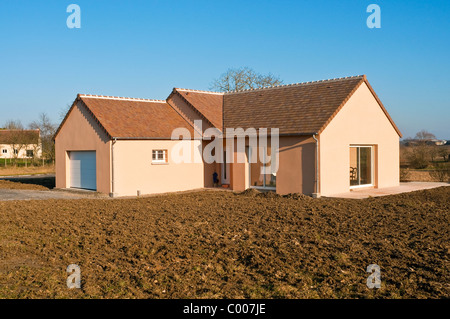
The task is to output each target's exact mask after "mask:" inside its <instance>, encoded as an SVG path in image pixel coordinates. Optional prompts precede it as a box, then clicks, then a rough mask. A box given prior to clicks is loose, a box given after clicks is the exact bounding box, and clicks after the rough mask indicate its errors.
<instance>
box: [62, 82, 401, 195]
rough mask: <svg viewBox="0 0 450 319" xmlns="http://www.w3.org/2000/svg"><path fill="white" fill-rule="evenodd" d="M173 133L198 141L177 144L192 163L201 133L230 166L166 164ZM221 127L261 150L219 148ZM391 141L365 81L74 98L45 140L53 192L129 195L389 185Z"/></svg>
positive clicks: (394, 179)
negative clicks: (49, 142) (52, 162)
mask: <svg viewBox="0 0 450 319" xmlns="http://www.w3.org/2000/svg"><path fill="white" fill-rule="evenodd" d="M196 123H197V124H196ZM198 123H201V127H200V126H199V125H198ZM180 128H181V129H182V130H184V131H185V132H189V133H191V135H192V134H194V131H195V132H197V134H199V135H200V139H198V138H191V139H189V140H183V143H185V144H186V146H187V147H188V148H189V149H191V150H194V153H195V154H194V155H199V157H200V158H201V159H202V156H201V155H202V152H203V154H204V150H205V149H207V148H208V149H210V148H211V147H210V143H213V141H212V140H211V138H208V136H207V134H206V131H205V130H206V129H208V128H212V129H216V130H218V131H219V132H221V134H222V135H221V136H220V137H218V140H217V141H218V142H219V144H223V146H224V147H223V154H221V155H223V158H224V159H231V160H224V161H221V162H217V161H215V162H212V163H211V162H209V161H206V160H204V158H203V160H201V161H200V162H198V161H197V162H191V163H185V162H181V163H180V162H177V161H174V160H173V157H172V156H171V155H172V154H176V152H177V148H176V145H177V144H178V143H179V141H176V140H172V139H171V135H172V132H173V130H175V129H180ZM228 128H231V129H238V128H242V129H244V130H247V129H251V128H255V129H256V131H255V135H257V136H258V138H259V137H260V136H268V141H267V144H266V145H262V146H261V145H260V144H258V145H254V144H251V143H249V139H248V138H247V139H246V140H245V148H243V149H239V148H237V146H236V143H234V146H233V147H229V146H228V144H227V143H226V142H227V140H230V139H233V140H236V137H233V136H231V137H230V136H229V135H228V131H227V129H228ZM261 128H267V129H268V131H267V133H265V132H264V130H261ZM271 128H277V129H279V147H278V149H277V150H276V151H275V152H276V153H278V155H279V159H278V160H277V162H278V166H279V167H278V170H277V171H276V172H270V171H268V170H266V168H267V161H266V160H267V159H268V158H273V152H271V146H270V145H271V143H272V135H271V134H272V133H269V129H271ZM194 136H195V135H194ZM400 137H401V133H400V131H399V130H398V128H397V126H396V125H395V123H394V122H393V120H392V118H391V117H390V116H389V114H388V112H387V111H386V109H385V107H384V106H383V104H382V103H381V101H380V99H379V98H378V97H377V95H376V94H375V91H374V90H373V89H372V87H371V85H370V84H369V82H368V81H367V78H366V76H353V77H347V78H340V79H331V80H323V81H314V82H305V83H297V84H290V85H281V86H275V87H268V88H262V89H252V90H244V91H237V92H225V93H222V92H209V91H198V90H190V89H180V88H174V89H173V91H172V92H171V94H170V95H169V96H168V97H167V99H166V100H147V99H134V98H121V97H113V96H98V95H88V94H79V95H78V96H77V98H76V99H75V101H74V103H73V105H72V107H71V109H70V110H69V112H68V113H67V115H66V117H65V118H64V120H63V122H62V123H61V125H60V127H59V128H58V130H57V132H56V134H55V149H56V187H58V188H85V189H93V190H97V191H99V192H103V193H109V194H110V195H111V196H129V195H136V194H151V193H161V192H171V191H182V190H188V189H195V188H202V187H211V186H213V175H214V176H216V177H217V176H218V179H219V184H222V185H223V186H224V187H228V188H229V189H232V190H234V191H243V190H245V189H248V188H256V189H262V190H272V191H276V192H277V193H279V194H287V193H304V194H309V195H313V196H320V195H324V196H329V195H333V194H338V193H344V192H348V191H350V190H352V189H354V188H361V187H372V188H382V187H392V186H397V185H399V138H400ZM217 141H216V140H214V142H217ZM274 145H276V143H274ZM269 152H270V153H269ZM211 154H212V152H211ZM255 154H263V159H261V155H259V159H258V160H257V161H256V162H255V161H253V158H254V155H255ZM214 156H216V155H214ZM237 158H241V159H244V160H243V161H240V162H239V161H236V159H237ZM249 159H251V160H249ZM270 161H271V160H270Z"/></svg>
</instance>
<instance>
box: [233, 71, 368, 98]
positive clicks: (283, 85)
mask: <svg viewBox="0 0 450 319" xmlns="http://www.w3.org/2000/svg"><path fill="white" fill-rule="evenodd" d="M364 77H365V75H363V74H361V75H353V76H346V77H340V78H333V79H323V80H317V81H307V82H297V83H289V84H279V85H274V86H265V87H261V88H254V89H244V90H236V91H227V92H224V94H235V93H244V92H253V91H263V90H268V89H276V88H284V87H291V86H301V85H309V84H316V83H324V82H333V81H334V82H335V81H341V80H347V79H357V78H360V79H364Z"/></svg>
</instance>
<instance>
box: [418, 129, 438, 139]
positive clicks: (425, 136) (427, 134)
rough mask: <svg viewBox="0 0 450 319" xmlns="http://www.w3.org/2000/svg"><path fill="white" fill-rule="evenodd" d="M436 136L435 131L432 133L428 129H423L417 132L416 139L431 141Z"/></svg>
mask: <svg viewBox="0 0 450 319" xmlns="http://www.w3.org/2000/svg"><path fill="white" fill-rule="evenodd" d="M435 138H436V136H435V135H434V134H433V133H430V132H428V131H426V130H421V131H420V132H417V133H416V137H415V139H417V140H420V141H429V140H432V139H435Z"/></svg>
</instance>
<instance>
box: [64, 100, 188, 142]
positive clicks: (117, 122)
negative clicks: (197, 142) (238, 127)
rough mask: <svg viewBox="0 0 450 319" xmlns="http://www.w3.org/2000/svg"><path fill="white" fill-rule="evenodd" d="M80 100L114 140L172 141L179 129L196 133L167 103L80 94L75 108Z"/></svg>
mask: <svg viewBox="0 0 450 319" xmlns="http://www.w3.org/2000/svg"><path fill="white" fill-rule="evenodd" d="M79 100H80V101H82V102H83V104H84V105H85V106H86V107H87V109H88V111H89V112H90V113H91V114H92V115H93V117H94V119H96V121H97V122H98V123H99V124H100V126H101V127H103V129H104V130H105V132H106V133H107V134H108V135H109V136H110V137H111V138H130V139H132V138H141V139H142V138H149V139H151V138H155V139H158V138H169V139H170V137H171V134H172V131H173V130H174V129H175V128H179V127H182V128H186V129H188V130H189V132H190V133H191V135H193V134H194V131H193V127H192V126H191V125H190V124H189V123H188V122H187V121H185V120H184V119H183V118H182V117H181V116H180V115H179V114H178V113H177V112H176V111H175V110H174V109H173V108H172V107H171V106H170V105H169V104H167V103H166V101H162V100H147V99H133V98H121V97H112V96H96V95H81V94H79V95H78V97H77V100H75V102H74V105H75V104H76V102H77V101H79ZM72 107H73V106H72ZM69 113H70V111H69V112H68V114H69ZM66 118H67V115H66ZM64 122H65V120H64V121H63V123H64ZM63 123H61V125H60V128H61V127H62V125H63ZM60 128H59V129H58V131H57V133H56V134H55V137H56V135H57V134H58V132H59V130H60Z"/></svg>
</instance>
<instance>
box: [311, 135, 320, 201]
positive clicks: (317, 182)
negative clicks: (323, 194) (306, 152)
mask: <svg viewBox="0 0 450 319" xmlns="http://www.w3.org/2000/svg"><path fill="white" fill-rule="evenodd" d="M316 135H317V133H315V134H313V136H312V137H313V139H314V140H315V141H316V180H315V182H316V192H315V193H313V194H312V197H313V198H320V187H319V140H318V139H317V138H316Z"/></svg>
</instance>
